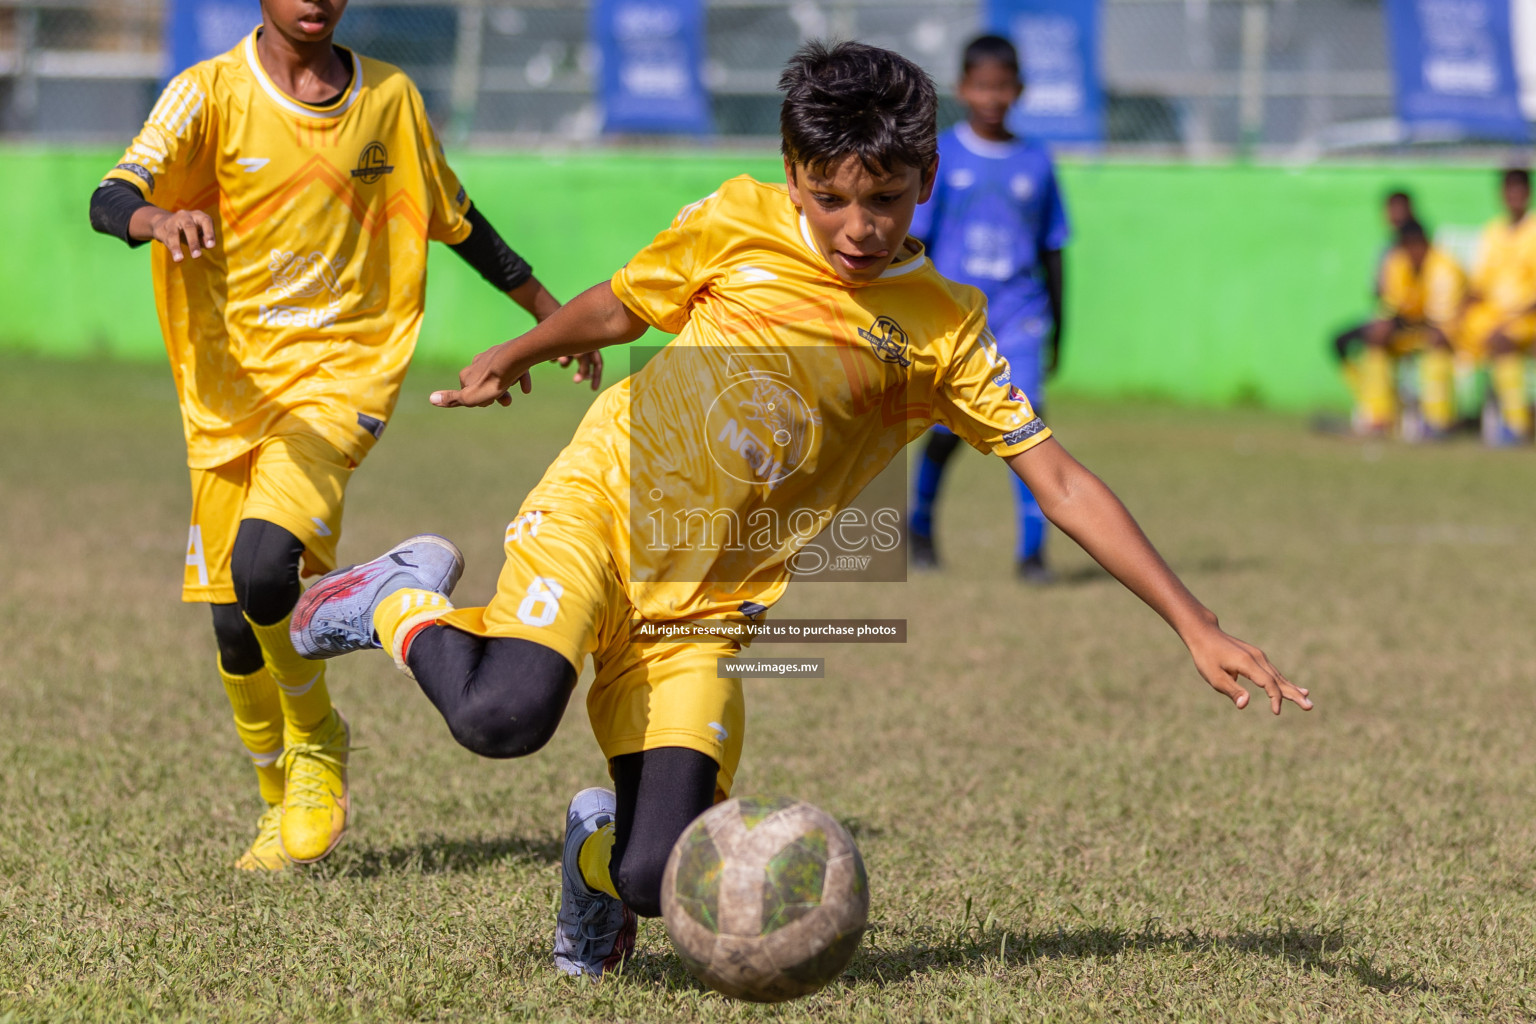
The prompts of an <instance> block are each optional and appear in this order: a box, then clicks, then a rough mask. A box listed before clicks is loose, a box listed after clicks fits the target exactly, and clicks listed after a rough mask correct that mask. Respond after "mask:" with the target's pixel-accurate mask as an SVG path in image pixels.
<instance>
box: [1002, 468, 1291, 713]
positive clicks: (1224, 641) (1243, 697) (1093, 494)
mask: <svg viewBox="0 0 1536 1024" xmlns="http://www.w3.org/2000/svg"><path fill="white" fill-rule="evenodd" d="M1007 461H1008V466H1009V468H1011V469H1012V470H1013V471H1014V473H1016V474H1018V476H1019V479H1021V480H1023V481H1024V483H1025V485H1027V486H1028V487H1029V489H1030V492H1031V493H1032V494H1034V496H1035V498H1036V499H1037V500H1038V501H1039V502H1040V508H1041V509H1042V510H1043V511H1044V512H1045V515H1046V517H1047V518H1048V519H1050V521H1051V522H1053V523H1055V524H1056V526H1058V527H1059V528H1060V529H1061V531H1062V532H1063V533H1065V534H1066V535H1067V536H1069V537H1071V538H1072V539H1073V540H1075V541H1076V542H1077V543H1078V544H1080V545H1082V547H1083V550H1085V551H1087V552H1088V553H1089V554H1090V555H1092V556H1093V558H1094V560H1095V561H1097V562H1098V563H1099V564H1100V565H1102V566H1103V567H1104V568H1105V569H1107V570H1109V572H1110V574H1111V575H1113V576H1114V577H1115V578H1116V579H1117V580H1119V581H1120V582H1121V583H1123V584H1125V586H1126V587H1127V589H1129V590H1130V591H1131V593H1133V594H1135V595H1136V596H1137V597H1139V598H1141V599H1142V600H1143V601H1145V602H1146V603H1147V604H1148V605H1149V606H1150V607H1151V608H1152V610H1153V611H1155V612H1157V613H1158V614H1159V615H1161V616H1162V617H1163V619H1164V620H1166V621H1167V623H1168V625H1170V626H1172V627H1173V629H1174V632H1176V633H1178V634H1179V639H1181V640H1183V641H1184V645H1185V646H1186V647H1188V648H1189V653H1190V656H1191V657H1193V658H1194V662H1195V667H1196V668H1197V669H1199V671H1200V674H1201V675H1202V676H1204V677H1205V680H1206V682H1208V683H1210V684H1211V686H1212V687H1213V688H1214V689H1215V690H1216V691H1217V692H1219V693H1223V694H1225V695H1226V696H1227V697H1229V698H1231V700H1232V702H1233V703H1234V704H1236V705H1237V706H1238V707H1239V708H1242V707H1246V706H1247V704H1248V691H1247V690H1245V689H1244V688H1243V686H1242V685H1241V684H1240V683H1239V682H1238V681H1237V678H1238V676H1246V677H1247V678H1249V679H1251V680H1252V681H1253V682H1254V683H1256V684H1258V685H1259V686H1262V687H1263V688H1264V692H1265V693H1267V694H1268V695H1269V706H1270V710H1271V711H1273V712H1274V713H1275V714H1277V715H1278V714H1279V713H1280V706H1281V703H1282V702H1283V701H1287V700H1289V701H1292V702H1294V703H1295V704H1296V705H1297V706H1298V707H1300V708H1302V709H1303V710H1310V709H1311V707H1312V702H1311V701H1310V700H1309V699H1308V698H1307V691H1306V690H1304V689H1301V688H1300V687H1297V686H1295V685H1293V684H1292V683H1291V681H1290V680H1288V679H1286V678H1285V676H1284V675H1282V674H1281V672H1280V670H1279V669H1277V668H1275V666H1273V665H1271V664H1270V662H1269V659H1268V658H1267V657H1266V656H1265V655H1264V652H1263V651H1261V650H1259V649H1258V648H1257V647H1254V646H1253V645H1252V644H1249V643H1244V642H1243V641H1242V640H1239V639H1237V638H1236V637H1233V636H1229V635H1228V634H1226V633H1224V632H1222V630H1221V627H1220V626H1219V625H1217V622H1216V615H1215V613H1214V612H1212V611H1211V610H1210V609H1209V608H1206V607H1205V606H1204V605H1202V604H1201V603H1200V602H1199V601H1198V600H1196V599H1195V596H1194V595H1193V594H1191V593H1190V592H1189V590H1188V588H1186V587H1185V586H1184V584H1183V582H1182V581H1181V580H1180V579H1179V578H1178V576H1176V575H1174V572H1173V570H1172V569H1170V568H1168V564H1167V563H1166V562H1164V561H1163V559H1162V556H1160V555H1159V554H1158V553H1157V550H1156V549H1155V548H1153V547H1152V543H1151V541H1149V540H1147V537H1146V534H1144V533H1142V532H1141V527H1139V526H1137V525H1136V520H1134V519H1133V518H1131V514H1130V512H1128V511H1127V510H1126V508H1125V506H1124V505H1123V504H1121V503H1120V499H1119V498H1117V497H1115V494H1114V492H1113V491H1111V490H1110V489H1109V488H1108V487H1106V486H1105V485H1104V482H1103V481H1101V480H1100V479H1099V478H1098V477H1096V476H1094V475H1093V474H1092V473H1090V472H1089V471H1088V470H1087V469H1086V468H1085V467H1084V466H1083V465H1082V463H1080V462H1078V461H1077V460H1076V459H1074V458H1073V457H1072V456H1071V455H1069V454H1068V453H1067V450H1066V449H1065V448H1063V447H1062V446H1061V445H1060V444H1058V443H1057V442H1056V440H1055V439H1054V438H1051V439H1047V440H1045V441H1042V442H1041V443H1040V444H1038V445H1036V446H1035V447H1033V448H1031V449H1030V450H1029V451H1026V452H1021V453H1020V454H1018V455H1014V456H1012V457H1011V458H1009V459H1008V460H1007Z"/></svg>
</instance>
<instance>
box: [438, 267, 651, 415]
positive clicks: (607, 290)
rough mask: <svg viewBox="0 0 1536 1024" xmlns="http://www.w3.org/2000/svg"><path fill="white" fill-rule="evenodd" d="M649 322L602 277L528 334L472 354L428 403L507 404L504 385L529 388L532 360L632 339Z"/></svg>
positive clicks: (509, 399) (447, 406)
mask: <svg viewBox="0 0 1536 1024" xmlns="http://www.w3.org/2000/svg"><path fill="white" fill-rule="evenodd" d="M649 326H650V325H649V324H647V323H646V322H645V321H644V320H642V319H640V318H639V317H638V316H636V315H635V314H634V313H633V312H632V311H631V310H630V308H629V307H628V306H626V305H624V303H622V302H620V301H619V297H618V296H617V295H615V294H613V288H612V286H611V285H610V284H609V283H608V282H607V281H604V282H603V283H602V284H598V285H593V286H592V287H591V288H588V289H587V290H586V291H584V292H582V293H581V294H580V295H578V296H576V297H575V298H574V299H572V300H571V301H570V302H567V303H566V304H565V305H563V306H561V307H560V308H559V309H557V310H555V311H554V312H553V313H551V314H550V315H549V316H548V317H547V318H546V319H545V320H543V321H542V322H541V323H539V325H538V326H536V327H534V328H533V330H531V331H529V332H528V333H527V334H524V335H521V336H519V337H516V338H513V339H512V340H511V341H504V342H502V343H501V344H500V345H497V346H495V347H494V348H488V349H486V350H485V351H484V352H481V353H480V354H479V355H477V356H475V358H474V361H473V362H471V363H470V364H469V365H468V366H466V367H465V368H464V369H462V370H460V371H459V387H458V389H457V390H448V391H434V392H432V404H433V405H436V406H441V407H442V408H445V409H452V408H457V407H459V406H473V407H477V408H478V407H483V406H487V405H490V404H491V403H492V402H500V403H501V404H502V405H510V404H511V403H512V395H511V393H510V392H509V391H508V390H507V389H508V388H509V387H510V386H511V385H512V383H513V382H514V381H516V382H519V383H521V385H522V389H523V391H524V393H527V392H528V391H529V390H530V388H531V387H532V382H531V380H530V378H529V377H528V371H529V370H530V369H532V368H533V367H534V366H535V365H537V364H539V363H542V362H544V361H545V360H547V359H560V358H562V357H566V356H580V355H583V354H584V353H588V352H595V351H596V350H597V349H600V348H606V347H607V346H609V345H622V344H624V343H625V342H629V341H634V340H635V339H636V338H638V337H640V335H642V334H644V333H645V330H646V328H647V327H649Z"/></svg>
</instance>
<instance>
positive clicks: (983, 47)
mask: <svg viewBox="0 0 1536 1024" xmlns="http://www.w3.org/2000/svg"><path fill="white" fill-rule="evenodd" d="M978 64H1001V65H1002V66H1003V67H1004V68H1006V69H1007V70H1009V71H1012V72H1013V73H1014V76H1015V77H1017V76H1018V74H1019V51H1018V49H1017V48H1016V47H1015V46H1014V45H1013V43H1012V42H1011V41H1009V40H1008V39H1006V38H1004V37H1003V36H994V35H986V36H977V37H976V38H975V39H972V40H971V41H970V42H969V43H967V44H966V46H965V54H964V55H963V56H962V57H961V58H960V73H961V74H969V73H970V71H971V69H972V68H974V67H976V65H978Z"/></svg>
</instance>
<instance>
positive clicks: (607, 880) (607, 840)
mask: <svg viewBox="0 0 1536 1024" xmlns="http://www.w3.org/2000/svg"><path fill="white" fill-rule="evenodd" d="M612 857H613V822H611V821H610V822H609V823H608V824H606V825H604V826H603V827H602V828H600V829H598V830H597V831H596V832H593V833H592V834H591V835H589V836H587V838H586V841H585V842H583V843H582V844H581V853H580V854H578V855H577V858H576V863H577V864H578V865H580V866H581V878H582V881H584V882H586V883H587V884H588V885H589V886H591V887H592V888H594V889H596V890H598V891H599V892H605V893H607V894H608V895H609V896H612V897H613V898H614V899H618V898H619V891H618V890H617V889H615V888H614V887H613V878H612V877H611V876H610V875H609V874H608V861H609V860H610V859H612Z"/></svg>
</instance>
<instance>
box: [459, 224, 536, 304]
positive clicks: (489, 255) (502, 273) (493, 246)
mask: <svg viewBox="0 0 1536 1024" xmlns="http://www.w3.org/2000/svg"><path fill="white" fill-rule="evenodd" d="M464 219H465V220H467V221H469V237H468V238H466V239H464V241H462V242H460V243H459V244H458V245H450V246H449V247H448V248H450V249H452V250H453V251H454V252H456V253H458V254H459V255H460V256H462V257H463V258H464V262H465V263H468V264H469V265H470V266H472V267H474V268H475V269H476V270H478V271H480V276H481V277H483V278H485V279H486V280H487V281H489V282H490V283H491V287H493V288H495V289H497V290H498V291H503V292H509V291H511V290H512V289H514V288H516V287H517V286H518V285H520V284H523V283H524V282H526V281H527V280H528V279H529V278H531V277H533V268H532V267H530V266H529V265H528V261H527V260H525V259H523V258H522V257H521V256H519V255H518V254H517V253H515V252H513V251H512V249H511V247H510V246H508V245H507V243H506V242H505V241H503V240H502V237H501V236H500V235H499V234H497V233H496V229H495V228H493V227H491V224H490V221H488V220H486V219H485V218H484V217H483V216H481V214H480V211H479V210H478V209H476V208H475V207H473V206H471V207H470V208H469V212H468V213H466V214H465V215H464Z"/></svg>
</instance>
